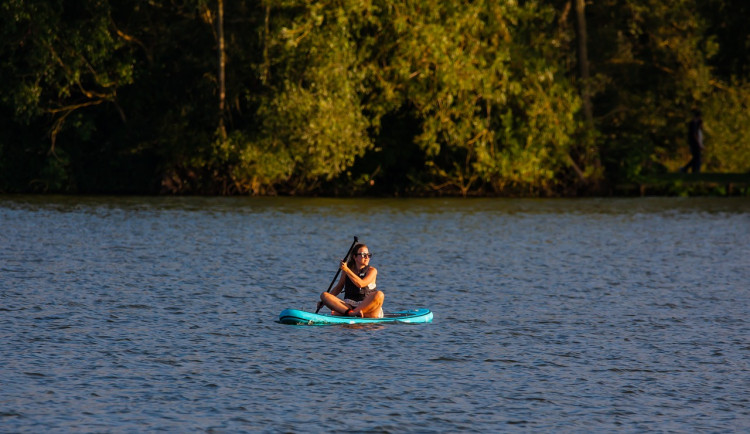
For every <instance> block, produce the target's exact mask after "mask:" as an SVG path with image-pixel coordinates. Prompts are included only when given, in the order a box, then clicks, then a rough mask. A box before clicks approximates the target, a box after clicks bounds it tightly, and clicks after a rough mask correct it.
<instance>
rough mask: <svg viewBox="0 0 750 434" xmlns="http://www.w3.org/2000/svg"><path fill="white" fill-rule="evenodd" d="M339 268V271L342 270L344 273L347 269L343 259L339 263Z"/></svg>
mask: <svg viewBox="0 0 750 434" xmlns="http://www.w3.org/2000/svg"><path fill="white" fill-rule="evenodd" d="M339 268H341V271H343V272H344V273H346V272H347V271H349V267H348V266H347V265H346V262H344V261H341V265H340V266H339Z"/></svg>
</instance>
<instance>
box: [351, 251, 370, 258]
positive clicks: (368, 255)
mask: <svg viewBox="0 0 750 434" xmlns="http://www.w3.org/2000/svg"><path fill="white" fill-rule="evenodd" d="M354 256H359V257H360V258H372V253H364V252H362V253H355V254H354Z"/></svg>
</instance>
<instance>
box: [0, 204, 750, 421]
mask: <svg viewBox="0 0 750 434" xmlns="http://www.w3.org/2000/svg"><path fill="white" fill-rule="evenodd" d="M0 223H1V224H2V227H3V230H2V231H0V243H1V244H0V245H2V247H3V248H2V250H0V338H2V340H3V343H4V344H3V345H2V346H0V348H2V349H0V357H1V359H2V361H3V363H2V367H0V372H1V375H0V378H1V380H0V381H1V383H0V384H1V385H2V387H0V426H2V427H3V428H2V431H8V432H16V431H27V432H31V431H40V430H46V431H155V430H169V431H194V430H218V431H271V432H278V431H291V432H307V431H323V430H325V431H344V430H354V431H365V430H366V431H370V430H372V431H394V432H403V431H452V432H456V431H462V432H463V431H466V432H470V431H476V432H487V431H497V430H502V431H515V430H528V429H532V430H535V431H592V430H593V431H613V430H622V429H625V430H628V431H651V430H658V431H678V432H686V431H687V432H693V431H735V432H744V431H747V429H748V428H750V414H749V413H750V410H748V409H749V408H750V405H748V399H750V398H748V396H750V394H748V383H747V381H744V380H743V379H744V378H747V377H748V373H749V372H748V371H749V369H750V341H748V338H747V337H748V336H750V327H749V326H748V318H750V315H749V314H750V308H749V306H750V300H749V298H750V297H749V295H750V293H749V290H748V285H747V282H748V281H750V271H748V270H749V269H750V267H748V262H747V258H748V257H750V255H749V254H750V230H749V229H750V201H747V200H746V199H741V198H721V199H697V198H690V199H672V198H670V199H660V198H647V199H585V200H507V199H497V200H494V199H477V200H461V199H418V200H411V199H410V200H404V199H400V200H395V199H374V200H365V199H352V200H346V199H303V198H151V197H126V198H112V197H91V198H80V197H49V196H15V197H5V198H0ZM353 235H357V236H358V237H359V238H360V239H361V240H362V241H365V242H367V243H368V244H369V245H370V249H371V251H372V252H374V257H373V265H375V266H377V267H378V270H379V276H378V287H379V288H382V289H384V290H385V292H386V304H385V307H386V310H399V309H406V308H414V307H428V308H430V309H432V310H433V311H434V312H435V319H434V322H433V323H432V324H427V325H418V326H415V325H387V326H383V325H380V326H378V327H336V326H334V327H294V326H285V325H281V324H278V323H277V322H276V320H277V317H278V313H279V312H280V311H281V310H282V309H284V308H287V307H291V308H301V309H306V310H314V309H315V303H316V300H317V297H318V294H319V293H320V292H322V291H324V290H325V289H326V288H327V286H328V284H329V283H330V281H331V279H332V278H333V276H334V274H335V272H336V269H337V268H336V267H337V262H338V260H339V259H340V257H341V256H342V255H343V253H344V252H345V250H346V248H347V247H348V246H349V244H350V243H351V237H352V236H353ZM332 414H335V415H337V417H331V415H332Z"/></svg>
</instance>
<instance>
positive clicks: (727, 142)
mask: <svg viewBox="0 0 750 434" xmlns="http://www.w3.org/2000/svg"><path fill="white" fill-rule="evenodd" d="M703 110H704V112H705V113H706V114H705V119H704V125H705V130H706V138H705V143H706V152H705V153H706V170H709V171H716V172H734V173H746V172H750V82H745V83H742V82H734V83H733V85H732V86H731V87H728V88H722V89H716V90H715V91H714V92H713V93H712V94H711V95H710V96H709V97H708V98H707V100H706V103H705V104H704V105H703Z"/></svg>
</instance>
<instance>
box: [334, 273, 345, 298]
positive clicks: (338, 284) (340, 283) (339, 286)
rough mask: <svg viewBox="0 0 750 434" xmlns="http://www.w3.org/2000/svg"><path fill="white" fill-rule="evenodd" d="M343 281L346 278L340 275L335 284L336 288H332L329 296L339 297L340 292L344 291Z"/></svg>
mask: <svg viewBox="0 0 750 434" xmlns="http://www.w3.org/2000/svg"><path fill="white" fill-rule="evenodd" d="M344 279H346V277H345V276H344V275H343V274H342V275H341V278H340V279H339V281H338V282H336V286H334V287H333V289H331V294H333V295H339V293H340V292H341V290H342V289H344Z"/></svg>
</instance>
